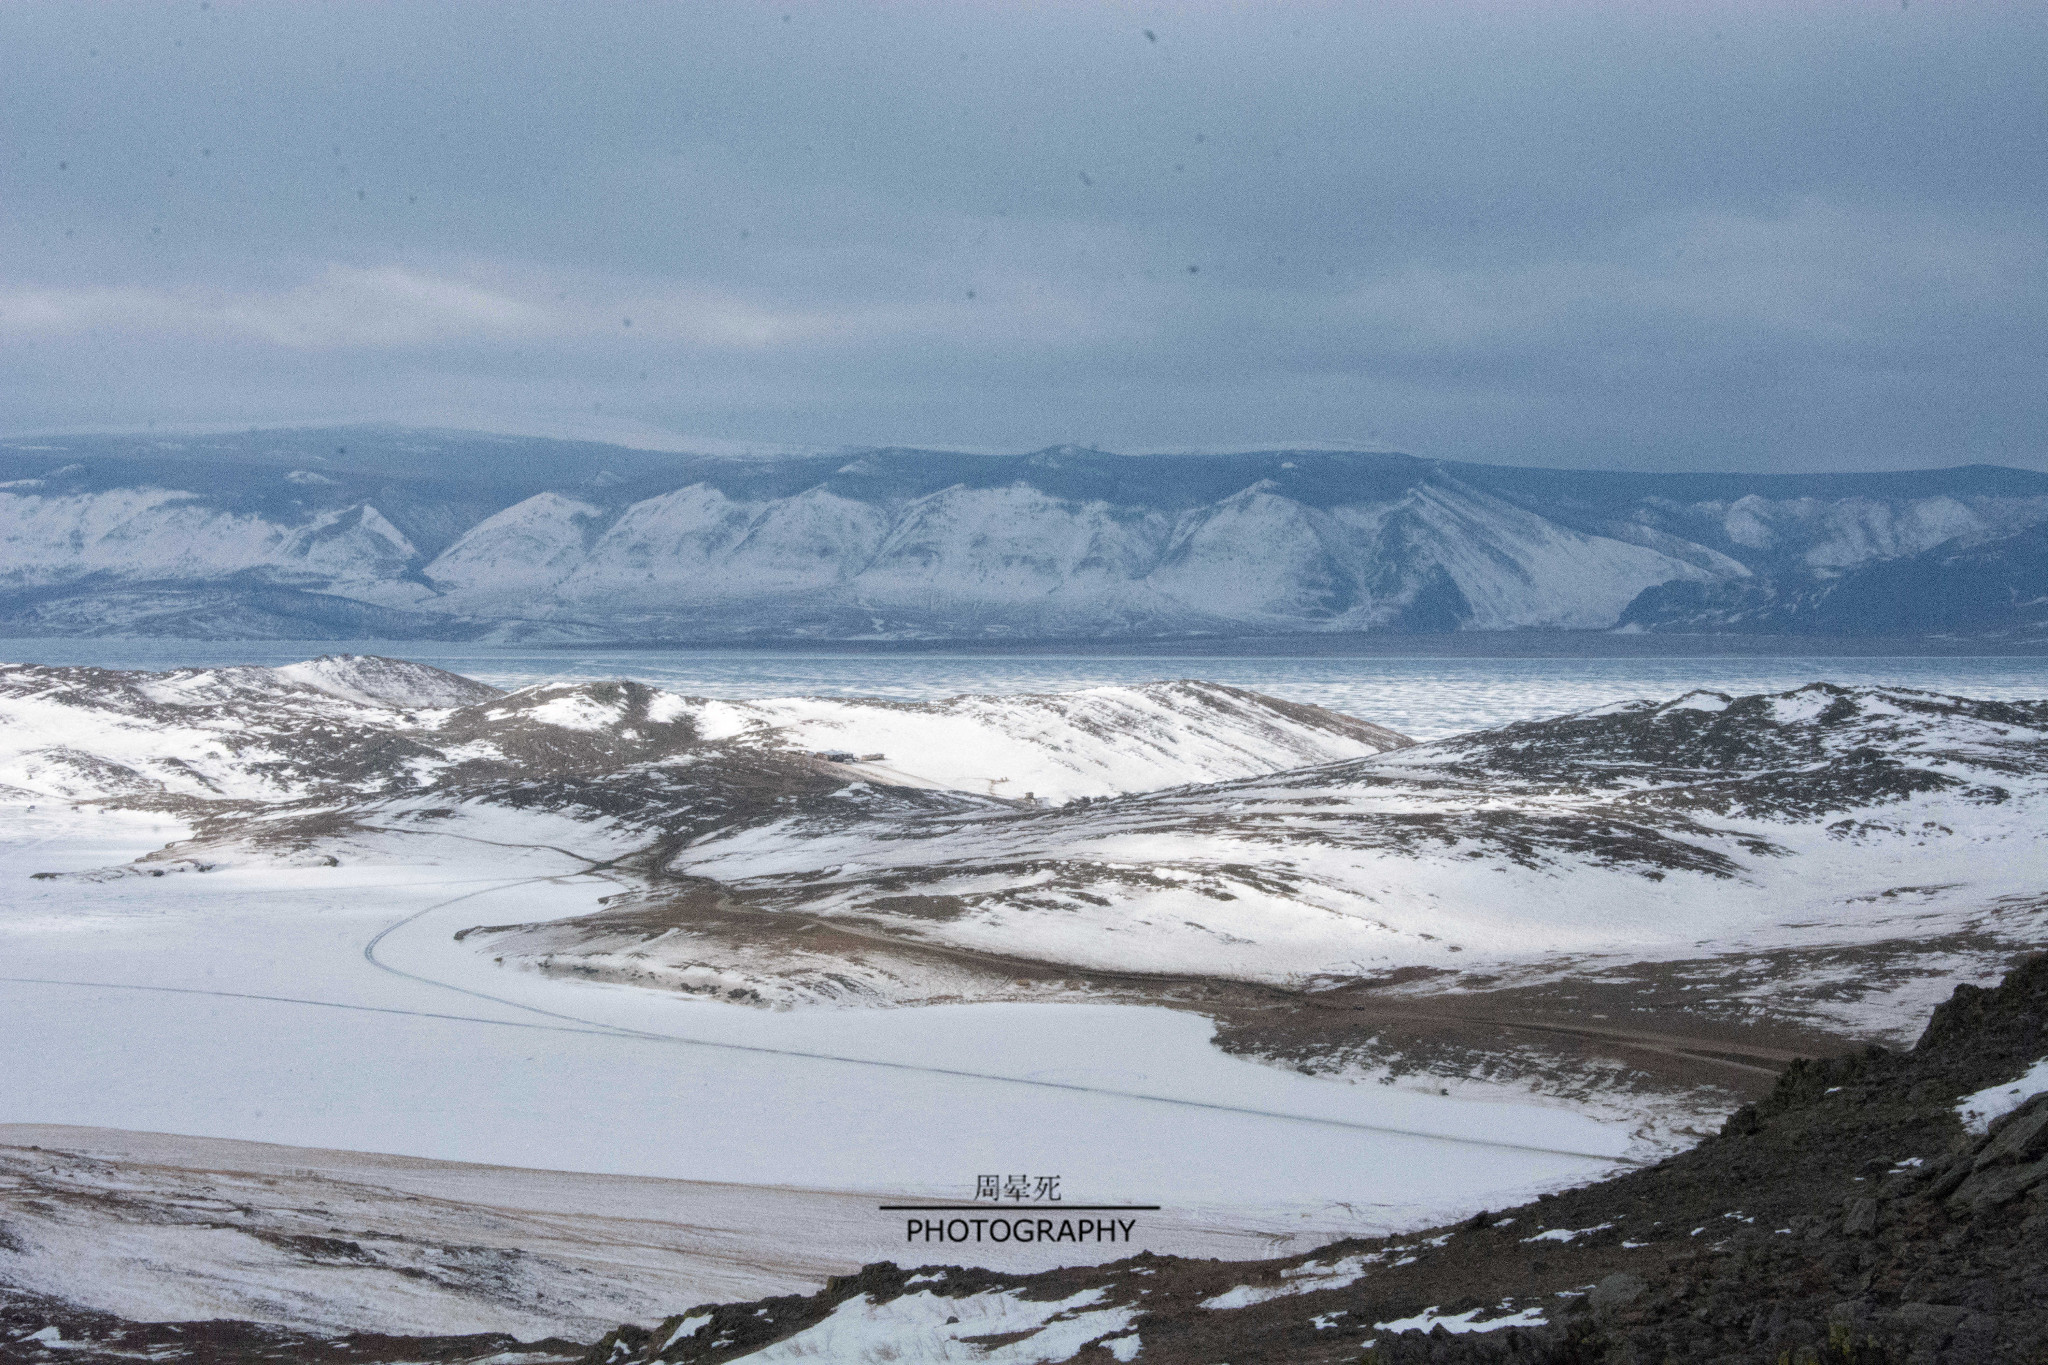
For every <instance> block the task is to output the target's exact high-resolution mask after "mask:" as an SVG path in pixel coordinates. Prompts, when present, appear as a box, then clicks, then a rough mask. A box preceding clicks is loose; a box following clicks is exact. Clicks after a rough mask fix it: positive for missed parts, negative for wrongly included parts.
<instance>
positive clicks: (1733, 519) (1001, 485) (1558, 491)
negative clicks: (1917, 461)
mask: <svg viewBox="0 0 2048 1365" xmlns="http://www.w3.org/2000/svg"><path fill="white" fill-rule="evenodd" d="M2043 525H2048V476H2043V475H2036V474H2029V473H2026V472H2023V471H2018V470H2003V469H1992V468H1966V469H1952V470H1936V471H1926V472H1920V473H1912V474H1893V475H1826V476H1823V475H1812V476H1735V475H1668V476H1667V475H1639V474H1593V473H1586V472H1575V471H1550V470H1528V469H1508V468H1500V467H1493V466H1486V465H1474V464H1457V463H1451V462H1444V461H1425V460H1417V459H1412V458H1410V457H1408V456H1403V455H1388V454H1365V453H1360V454H1336V453H1329V452H1314V451H1276V452H1265V453H1256V454H1245V455H1227V456H1209V455H1202V456H1192V455H1191V456H1146V457H1130V456H1119V455H1111V454H1105V453H1103V452H1100V451H1092V450H1079V449H1074V448H1071V447H1061V448H1057V449H1053V450H1047V451H1040V452H1038V453H1036V454H1033V455H1027V456H1016V457H994V456H972V455H959V454H949V453H944V452H932V451H903V450H877V451H866V452H856V453H852V454H839V455H829V456H801V457H777V458H772V459H733V458H710V457H692V456H665V455H664V456H656V455H650V454H647V453H645V452H638V451H631V450H623V449H619V448H616V447H609V446H598V445H589V444H575V443H566V442H551V441H540V440H515V439H510V438H493V437H482V436H474V435H463V434H460V433H434V432H412V431H403V430H393V429H365V428H357V429H348V430H342V431H308V432H265V433H249V434H246V435H242V436H222V437H207V438H193V439H190V440H186V441H182V442H165V441H156V440H141V439H135V438H113V437H52V438H42V439H39V440H37V441H36V442H34V443H26V442H23V443H16V444H14V445H11V446H0V547H4V550H5V555H4V559H0V565H4V567H0V629H4V630H7V631H11V632H13V633H17V634H108V633H142V634H169V635H194V636H211V637H221V636H236V635H243V636H266V637H293V636H297V637H309V638H362V637H373V636H383V637H386V638H420V637H442V638H476V637H484V636H490V637H495V638H521V639H614V638H635V639H646V638H704V639H713V638H717V639H735V638H749V639H787V638H821V637H860V638H898V637H933V636H938V637H949V638H975V639H981V638H1005V639H1015V638H1048V637H1066V636H1074V637H1107V636H1126V635H1134V634H1135V635H1156V634H1162V633H1164V634H1177V633H1186V632H1199V633H1205V634H1224V635H1242V634H1259V633H1273V632H1299V631H1314V632H1331V631H1340V632H1341V631H1368V630H1396V631H1442V630H1511V629H1524V628H1553V629H1574V630H1578V629H1606V628H1610V627H1614V626H1616V625H1624V626H1626V627H1628V628H1630V629H1647V630H1656V629H1665V628H1684V629H1694V630H1697V629H1709V630H1712V629H1747V630H1766V631H1772V630H1815V629H1824V630H1827V631H1830V632H1834V633H1843V634H1885V633H1893V632H1896V631H1898V630H1900V629H1902V628H1904V629H1911V630H1916V631H1939V630H1942V629H1945V628H1950V627H1951V626H1953V627H1954V628H1960V629H1966V630H1969V631H1974V632H1978V633H1987V632H1988V633H1999V632H2008V633H2009V632H2011V631H2014V630H2024V629H2028V628H2031V626H2032V625H2034V624H2037V623H2038V620H2039V618H2040V612H2039V611H2038V610H2037V609H2036V608H2037V607H2038V604H2037V603H2036V604H2032V605H2030V599H2028V598H2027V596H2026V594H2025V593H2019V594H2017V595H2015V593H2014V591H2013V590H2012V584H2010V583H2008V582H2007V580H2008V579H2012V580H2013V581H2014V582H2019V581H2021V580H2024V579H2025V577H2026V574H2025V572H2024V571H2023V570H2020V571H2017V577H2015V571H2010V570H2007V569H2003V568H1999V567H1997V566H1996V565H1994V566H1992V567H1989V568H1987V569H1985V571H1984V572H1981V573H1978V574H1976V575H1975V576H1974V577H1973V576H1969V575H1965V576H1963V578H1962V579H1960V580H1957V579H1955V577H1954V576H1953V575H1951V576H1950V579H1951V581H1949V582H1948V584H1947V586H1946V588H1944V587H1943V586H1942V584H1941V583H1939V582H1935V581H1932V580H1930V579H1929V577H1928V575H1926V574H1919V575H1915V574H1913V573H1905V574H1898V573H1894V574H1893V575H1892V577H1891V578H1890V579H1886V580H1885V582H1887V583H1888V584H1889V585H1890V590H1889V591H1888V592H1884V593H1881V594H1878V595H1876V596H1873V594H1871V593H1869V592H1863V593H1860V594H1859V592H1857V591H1855V590H1847V591H1842V592H1837V591H1836V590H1835V589H1836V587H1837V586H1838V585H1843V584H1849V583H1853V582H1855V581H1858V575H1864V574H1868V573H1870V572H1873V571H1878V570H1885V569H1887V568H1888V567H1889V566H1895V565H1908V564H1913V563H1917V562H1919V561H1920V560H1921V559H1924V558H1925V557H1927V556H1930V555H1935V556H1947V557H1948V558H1949V559H1954V558H1955V557H1956V556H1958V555H1965V556H1967V555H1975V554H1980V553H1981V552H1982V547H1987V546H1993V545H2004V544H2008V543H2012V544H2019V543H2020V542H2017V541H2014V540H2013V538H2014V537H2024V536H2025V535H2027V534H2029V533H2034V532H2035V528H2039V527H2041V526H2043ZM2000 553H2003V552H2000ZM2027 553H2029V554H2031V553H2034V552H2033V551H2031V550H2029V551H2027ZM2008 557H2009V556H2008ZM2035 557H2036V558H2038V555H2035ZM1998 562H1999V563H2000V564H2002V563H2003V562H2004V561H2003V560H2000V561H1998ZM2029 562H2031V560H2030V561H2029ZM1958 582H1961V583H1962V584H1963V585H1964V589H1965V590H1964V591H1963V592H1962V593H1961V595H1960V597H1959V596H1958V593H1957V591H1956V587H1957V583H1958ZM1901 594H1903V596H1904V599H1905V600H1904V601H1903V602H1901V601H1900V600H1899V599H1900V597H1901ZM2036 595H2037V596H2038V594H2036ZM1879 597H1881V598H1883V599H1884V600H1882V601H1880V600H1878V598H1879ZM1823 600H1825V601H1826V602H1827V603H1828V604H1829V605H1827V606H1825V608H1822V607H1820V606H1818V605H1816V604H1819V603H1821V602H1823ZM1902 622H1903V623H1904V625H1903V626H1902V624H1901V623H1902Z"/></svg>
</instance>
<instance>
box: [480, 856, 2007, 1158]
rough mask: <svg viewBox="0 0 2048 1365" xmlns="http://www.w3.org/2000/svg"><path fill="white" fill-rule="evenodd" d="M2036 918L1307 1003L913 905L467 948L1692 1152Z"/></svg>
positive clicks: (1320, 989) (1985, 971)
mask: <svg viewBox="0 0 2048 1365" xmlns="http://www.w3.org/2000/svg"><path fill="white" fill-rule="evenodd" d="M1904 890H1905V891H1907V892H1911V891H1913V890H1915V888H1904ZM1908 899H1910V897H1908ZM2043 908H2044V904H2043V901H2042V899H2041V898H2033V899H2029V900H2027V901H2025V902H2024V903H2022V902H2020V901H2014V902H2013V903H2012V904H2011V905H2002V906H1993V907H1990V908H1989V909H1987V911H1986V913H1985V914H1984V915H1983V916H1982V917H1980V919H1979V920H1978V921H1977V922H1976V923H1975V924H1974V925H1972V926H1970V927H1966V928H1964V929H1960V930H1957V931H1954V932H1950V933H1945V934H1938V935H1933V936H1929V937H1924V938H1898V939H1888V940H1883V941H1878V942H1871V943H1858V944H1829V945H1820V946H1814V947H1805V948H1773V949H1765V950H1756V951H1742V952H1733V953H1723V954H1719V955H1712V956H1701V957H1696V958H1686V959H1679V960H1674V961H1662V962H1634V961H1619V962H1617V961H1615V960H1613V959H1611V958H1589V959H1572V960H1557V961H1550V962H1542V963H1536V964H1518V965H1516V966H1513V967H1503V968H1498V969H1487V970H1480V971H1473V972H1448V971H1438V970H1434V969H1430V968H1420V967H1417V968H1404V969H1401V970H1398V971H1393V972H1390V973H1387V974H1385V975H1382V976H1377V977H1360V978H1342V977H1324V978H1319V979H1317V980H1315V981H1312V982H1310V983H1307V984H1306V985H1303V986H1283V985H1274V984H1266V983H1258V982H1245V981H1233V980H1228V979H1222V978H1216V977H1203V976H1177V975H1168V974H1158V973H1144V972H1106V971H1100V970H1093V969H1088V968H1083V967H1077V966H1074V965H1072V964H1069V963H1057V962H1044V961H1039V960H1034V959H1031V958H1026V957H1018V956H1010V955H1002V954H995V953H988V952H982V951H977V950H973V949H968V948H961V947H957V946H953V945H945V944H935V943H930V942H926V941H920V940H918V939H916V938H914V937H909V936H907V935H906V934H905V933H904V931H903V929H902V927H901V916H902V915H903V914H904V913H906V907H905V906H904V905H902V904H895V905H893V906H892V909H893V910H894V912H895V913H896V915H897V917H898V922H896V923H889V922H886V921H882V920H878V919H871V918H868V917H865V916H860V915H853V914H844V913H842V914H837V915H833V916H829V917H826V916H815V915H806V914H802V913H793V912H791V911H790V910H788V909H787V908H784V907H781V906H780V905H772V906H771V905H763V904H761V903H759V902H758V901H757V898H756V895H755V893H753V892H751V891H747V890H737V891H736V890H734V889H732V888H729V887H726V886H724V885H722V884H720V883H718V882H715V881H712V880H709V879H705V878H677V877H674V876H673V875H671V876H669V877H667V878H665V879H664V884H663V885H662V886H661V887H660V888H658V889H656V890H654V891H651V892H649V891H637V890H636V891H631V892H626V893H621V894H620V895H618V896H615V897H613V898H611V903H610V904H608V905H607V906H606V908H605V909H603V910H600V911H598V912H596V913H594V914H590V915H584V916H578V917H575V918H572V919H563V920H553V921H545V922H540V923H533V924H516V925H480V926H476V927H473V928H470V929H466V930H464V931H462V934H461V935H459V937H461V938H463V939H465V940H471V941H473V942H474V944H475V946H476V947H478V948H479V949H480V950H481V951H484V952H486V953H488V954H490V955H491V956H492V957H494V958H495V959H496V960H497V961H499V962H500V963H501V964H502V965H507V966H513V967H524V968H528V969H531V970H535V971H539V972H542V973H544V974H548V975H554V976H560V977H565V978H578V979H588V980H600V981H607V982H613V983H619V984H629V985H635V986H642V987H652V988H656V989H665V990H673V991H679V992H684V993H689V994H695V995H701V996H713V997H717V998H721V999H725V1000H729V1001H732V1002H734V1003H742V1004H753V1005H761V1006H787V1005H798V1006H802V1005H806V1004H819V1003H825V1004H839V1005H848V1004H852V1005H873V1006H885V1005H886V1006H906V1005H919V1004H946V1003H957V1002H962V1001H1031V1002H1041V1003H1043V1002H1050V1001H1062V1000H1065V1001H1088V1002H1094V1003H1121V1004H1142V1005H1159V1006H1164V1007H1167V1008H1172V1009H1182V1010H1188V1011H1192V1012H1196V1013H1200V1014H1203V1015H1205V1016H1207V1017H1209V1018H1211V1019H1213V1020H1214V1021H1215V1022H1216V1024H1217V1038H1216V1042H1217V1045H1218V1046H1219V1047H1221V1048H1223V1049H1224V1050H1225V1051H1227V1052H1231V1053H1234V1054H1237V1055H1241V1056H1245V1057H1249V1058H1253V1059H1257V1060H1261V1061H1266V1062H1270V1063H1273V1064H1276V1065H1281V1066H1286V1067H1289V1068H1292V1069H1296V1070H1299V1071H1302V1072H1305V1073H1308V1074H1319V1075H1330V1076H1349V1077H1353V1078H1361V1079H1362V1078H1371V1079H1376V1080H1382V1081H1387V1082H1392V1083H1401V1084H1409V1085H1430V1084H1437V1083H1441V1084H1442V1085H1443V1086H1445V1087H1446V1088H1448V1087H1449V1086H1450V1085H1452V1084H1455V1083H1459V1082H1465V1081H1478V1082H1484V1083H1487V1084H1490V1085H1501V1086H1508V1087H1513V1088H1516V1089H1521V1090H1526V1091H1531V1092H1534V1093H1537V1094H1541V1095H1546V1096H1550V1097H1553V1098H1556V1099H1559V1100H1564V1101H1567V1102H1574V1103H1590V1104H1594V1105H1596V1106H1607V1107H1614V1106H1619V1107H1623V1108H1626V1107H1629V1106H1630V1105H1631V1104H1632V1103H1633V1102H1634V1101H1638V1100H1640V1101H1648V1102H1650V1107H1652V1108H1657V1109H1660V1110H1664V1111H1667V1113H1666V1117H1667V1118H1668V1119H1669V1120H1670V1121H1672V1122H1675V1123H1676V1124H1677V1125H1678V1128H1677V1132H1678V1135H1680V1136H1682V1135H1683V1133H1684V1130H1685V1129H1686V1128H1688V1127H1691V1128H1694V1129H1696V1130H1702V1131H1703V1128H1702V1125H1704V1126H1711V1124H1713V1123H1716V1122H1718V1121H1719V1118H1720V1116H1721V1115H1723V1114H1725V1113H1726V1112H1727V1111H1728V1110H1730V1109H1733V1108H1734V1107H1735V1106H1736V1105H1738V1104H1740V1103H1742V1102H1743V1101H1744V1100H1747V1099H1754V1098H1756V1097H1757V1096H1759V1095H1761V1094H1763V1093H1764V1092H1765V1091H1766V1090H1767V1089H1768V1088H1769V1086H1770V1084H1771V1080H1772V1078H1773V1077H1774V1076H1775V1075H1776V1073H1777V1072H1778V1070H1780V1069H1781V1068H1782V1067H1783V1066H1784V1065H1785V1064H1786V1063H1787V1062H1789V1061H1791V1060H1792V1059H1793V1058H1795V1057H1823V1056H1832V1055H1836V1054H1839V1053H1843V1052H1846V1051H1849V1050H1851V1049H1853V1048H1855V1047H1858V1046H1861V1045H1863V1044H1865V1043H1868V1042H1873V1041H1890V1042H1896V1041H1898V1040H1899V1035H1900V1031H1901V1028H1900V1026H1901V1022H1902V1021H1905V1020H1909V1019H1912V1018H1914V1017H1916V1016H1921V1017H1924V1011H1925V1009H1926V1008H1927V1007H1929V1006H1931V1004H1932V1003H1933V998H1934V997H1935V996H1937V995H1938V994H1939V993H1941V992H1944V991H1945V990H1946V989H1947V988H1948V987H1949V986H1950V985H1952V984H1953V983H1954V982H1955V981H1957V980H1971V981H1988V980H1995V979H1996V978H1997V977H1998V976H1999V975H2000V974H2001V973H2002V972H2003V971H2004V970H2005V969H2006V968H2007V967H2009V966H2010V965H2011V964H2012V963H2013V962H2014V961H2016V960H2018V958H2019V957H2021V956H2022V955H2024V953H2025V952H2026V951H2028V950H2029V949H2030V948H2031V947H2033V946H2034V945H2035V944H2036V943H2037V942H2038V936H2037V934H2036V933H2035V932H2033V930H2034V926H2035V923H2036V921H2037V919H2038V917H2039V914H2040V912H2041V911H2042V909H2043ZM951 909H952V907H951V905H950V902H949V903H948V904H947V905H944V906H941V907H939V908H938V911H937V913H940V914H941V915H942V916H943V915H946V914H950V913H951Z"/></svg>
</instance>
